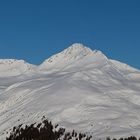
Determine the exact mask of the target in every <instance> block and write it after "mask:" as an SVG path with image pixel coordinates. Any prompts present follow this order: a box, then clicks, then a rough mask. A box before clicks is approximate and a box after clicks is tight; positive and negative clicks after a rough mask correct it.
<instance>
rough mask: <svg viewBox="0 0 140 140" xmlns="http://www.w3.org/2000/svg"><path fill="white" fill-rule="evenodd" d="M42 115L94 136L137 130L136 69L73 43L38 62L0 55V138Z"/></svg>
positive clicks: (139, 89) (139, 93)
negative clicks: (3, 57)
mask: <svg viewBox="0 0 140 140" xmlns="http://www.w3.org/2000/svg"><path fill="white" fill-rule="evenodd" d="M43 115H45V116H47V117H48V118H49V119H50V120H52V121H53V122H54V123H59V124H60V125H62V126H64V127H66V128H67V129H70V130H71V129H75V130H77V131H84V132H88V133H90V134H92V135H93V136H94V137H97V138H98V137H100V138H103V137H106V136H112V137H121V136H129V135H135V136H139V133H140V71H139V70H137V69H134V68H132V67H130V66H128V65H126V64H123V63H121V62H118V61H115V60H110V59H108V58H107V57H106V56H105V55H104V54H103V53H102V52H100V51H97V50H94V51H92V50H91V49H89V48H87V47H85V46H83V45H82V44H77V43H76V44H73V45H72V46H70V47H69V48H68V49H65V50H64V51H62V52H60V53H58V54H56V55H54V56H52V57H51V58H49V59H47V60H45V61H44V62H43V63H42V64H41V65H39V66H34V65H31V64H28V63H26V62H25V61H23V60H12V59H7V60H3V59H2V60H0V140H3V139H4V137H6V135H7V134H6V132H7V131H9V129H10V128H12V127H13V126H16V125H18V124H21V123H24V124H26V123H27V124H28V123H33V122H36V121H40V119H41V118H42V116H43Z"/></svg>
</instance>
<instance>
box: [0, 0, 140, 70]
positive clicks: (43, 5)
mask: <svg viewBox="0 0 140 140" xmlns="http://www.w3.org/2000/svg"><path fill="white" fill-rule="evenodd" d="M0 20H1V23H0V59H22V60H25V61H26V62H28V63H31V64H35V65H39V64H41V63H42V62H43V61H44V60H46V59H47V58H49V57H51V56H52V55H55V54H57V53H59V52H61V51H63V50H64V49H66V48H67V47H69V46H70V45H71V44H73V43H75V42H78V43H82V44H84V45H85V46H87V47H89V48H91V49H92V50H95V49H96V50H100V51H102V52H103V53H104V54H105V55H106V56H107V57H108V58H109V59H114V60H117V61H120V62H123V63H125V64H128V65H130V66H132V67H135V68H137V69H140V63H139V59H140V55H139V54H140V42H139V40H140V37H139V33H140V26H139V25H140V1H139V0H135V1H132V0H128V1H127V2H126V1H122V0H118V1H112V0H107V1H104V0H89V1H88V2H87V1H84V0H77V1H74V0H71V1H69V2H66V1H64V0H60V1H59V2H58V1H56V0H52V1H50V0H47V1H44V0H41V1H37V0H34V1H33V0H31V1H27V0H25V1H18V0H15V1H10V0H9V1H8V3H7V2H5V1H1V2H0Z"/></svg>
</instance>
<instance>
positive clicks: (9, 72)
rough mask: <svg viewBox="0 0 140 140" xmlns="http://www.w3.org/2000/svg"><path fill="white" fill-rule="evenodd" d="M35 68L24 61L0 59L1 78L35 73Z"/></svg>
mask: <svg viewBox="0 0 140 140" xmlns="http://www.w3.org/2000/svg"><path fill="white" fill-rule="evenodd" d="M34 68H35V66H34V65H32V64H29V63H27V62H25V61H24V60H16V59H0V77H5V76H16V75H20V74H24V73H26V72H29V71H33V69H34Z"/></svg>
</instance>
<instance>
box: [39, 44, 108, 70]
mask: <svg viewBox="0 0 140 140" xmlns="http://www.w3.org/2000/svg"><path fill="white" fill-rule="evenodd" d="M87 59H88V60H87ZM97 59H102V60H103V59H107V58H106V56H105V55H104V54H103V53H102V52H101V51H98V50H94V51H92V50H91V49H90V48H88V47H86V46H84V45H83V44H80V43H75V44H73V45H71V46H70V47H68V48H67V49H65V50H64V51H62V52H60V53H58V54H56V55H53V56H52V57H50V58H49V59H47V60H45V61H44V62H43V63H42V64H41V65H40V67H39V68H40V69H42V70H49V69H62V68H66V67H67V66H68V67H70V65H74V64H76V65H77V63H78V62H79V61H83V62H84V61H86V60H87V61H90V63H91V61H92V60H93V61H95V60H97ZM80 63H81V64H82V65H83V63H82V62H79V64H80ZM79 64H78V65H79Z"/></svg>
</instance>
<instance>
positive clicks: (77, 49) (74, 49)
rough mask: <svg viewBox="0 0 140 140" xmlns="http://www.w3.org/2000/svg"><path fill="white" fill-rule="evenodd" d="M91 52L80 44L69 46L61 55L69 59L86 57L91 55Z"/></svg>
mask: <svg viewBox="0 0 140 140" xmlns="http://www.w3.org/2000/svg"><path fill="white" fill-rule="evenodd" d="M92 52H93V51H92V50H91V49H90V48H88V47H86V46H84V45H83V44H81V43H74V44H72V45H71V46H69V47H68V48H67V49H65V50H64V51H62V53H63V54H65V56H66V57H67V56H71V57H78V56H79V57H81V56H86V55H88V54H90V53H92Z"/></svg>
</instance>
